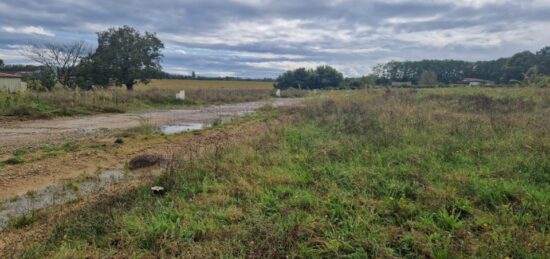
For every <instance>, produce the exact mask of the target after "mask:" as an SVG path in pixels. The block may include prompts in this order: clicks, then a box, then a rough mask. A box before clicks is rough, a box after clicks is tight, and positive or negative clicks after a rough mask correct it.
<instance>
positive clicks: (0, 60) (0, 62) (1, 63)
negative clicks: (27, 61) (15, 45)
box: [0, 59, 4, 67]
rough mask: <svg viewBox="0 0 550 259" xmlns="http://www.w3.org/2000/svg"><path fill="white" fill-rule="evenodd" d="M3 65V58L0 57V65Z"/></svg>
mask: <svg viewBox="0 0 550 259" xmlns="http://www.w3.org/2000/svg"><path fill="white" fill-rule="evenodd" d="M3 66H4V60H2V59H0V67H3Z"/></svg>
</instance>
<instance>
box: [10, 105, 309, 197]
mask: <svg viewBox="0 0 550 259" xmlns="http://www.w3.org/2000/svg"><path fill="white" fill-rule="evenodd" d="M298 102H300V99H274V100H273V101H260V102H251V103H241V104H230V105H220V106H210V107H201V108H196V109H188V110H159V111H148V112H142V113H129V114H115V115H113V114H109V115H96V116H88V117H81V118H60V119H53V120H36V121H26V122H17V123H10V124H9V125H6V124H5V125H0V143H2V145H1V146H0V149H2V150H0V161H4V160H6V159H7V158H10V157H12V156H13V155H12V153H13V152H14V151H15V150H16V149H21V148H24V149H25V150H28V153H29V154H26V155H25V156H24V160H25V162H24V163H21V164H16V165H7V166H4V167H3V168H0V201H5V200H9V199H12V198H14V197H17V196H20V195H24V194H26V193H29V192H34V191H37V190H41V189H43V188H46V187H47V186H52V185H55V184H57V183H60V182H63V181H67V180H71V179H74V178H77V177H79V176H81V175H85V174H97V173H98V172H100V171H101V170H105V169H124V168H126V164H127V163H128V161H129V160H130V159H132V158H133V157H135V156H136V155H139V154H146V153H154V154H162V155H163V156H166V157H167V158H169V156H173V154H174V150H180V149H182V147H195V148H197V149H201V148H203V147H202V146H204V145H206V146H207V145H211V144H212V143H211V141H212V140H211V137H208V134H207V135H204V136H203V135H202V134H203V131H200V132H190V133H184V134H177V135H173V136H163V137H143V136H141V137H140V136H136V137H132V138H129V139H125V140H124V144H115V139H116V137H115V135H114V133H115V132H117V131H118V132H120V131H121V130H123V129H127V128H131V127H136V126H138V125H139V120H138V118H140V117H146V118H148V120H149V121H150V122H152V123H155V124H160V125H162V124H174V123H178V124H179V123H210V122H212V121H213V120H216V119H218V118H220V116H221V117H223V116H228V117H233V116H240V115H245V114H248V113H251V112H253V111H255V110H257V109H259V108H261V107H264V106H265V105H268V104H271V105H273V106H289V105H294V104H297V103H298ZM206 131H208V130H206ZM67 140H75V143H76V144H75V149H76V150H74V151H69V152H67V151H58V152H54V154H53V156H49V155H52V154H51V153H45V152H44V151H43V150H42V149H41V147H43V146H44V145H59V144H60V143H64V142H66V141H67Z"/></svg>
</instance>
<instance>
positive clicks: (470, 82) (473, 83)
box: [461, 78, 495, 86]
mask: <svg viewBox="0 0 550 259" xmlns="http://www.w3.org/2000/svg"><path fill="white" fill-rule="evenodd" d="M461 83H463V84H467V85H469V86H480V85H486V86H493V85H495V82H493V81H489V80H484V79H479V78H464V80H462V82H461Z"/></svg>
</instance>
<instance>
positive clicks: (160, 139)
mask: <svg viewBox="0 0 550 259" xmlns="http://www.w3.org/2000/svg"><path fill="white" fill-rule="evenodd" d="M290 119H291V118H290V117H283V118H279V119H274V120H269V121H263V120H245V121H242V122H240V121H239V122H234V123H230V124H228V125H226V126H224V127H222V128H210V129H205V130H202V131H195V132H187V133H183V134H177V135H172V136H158V135H157V136H137V137H133V138H130V139H128V141H127V142H126V143H124V144H122V145H114V144H112V143H110V141H108V142H107V140H109V139H108V138H106V139H104V140H102V141H103V142H104V143H106V145H105V146H103V147H102V148H99V149H97V148H92V149H91V148H86V147H88V146H89V144H91V143H96V144H97V143H98V142H97V140H87V141H83V142H82V143H80V146H81V148H80V149H79V150H77V151H74V152H70V153H67V154H66V155H65V156H63V157H56V158H51V159H46V160H43V161H40V163H39V164H41V163H42V165H50V166H52V168H58V169H56V170H49V172H50V174H51V175H50V176H45V177H46V178H47V177H54V175H58V174H59V175H65V176H66V177H69V176H70V175H72V177H73V179H77V178H74V177H77V176H78V173H74V172H80V174H81V175H82V174H83V173H84V172H85V171H86V170H85V169H83V168H86V165H89V166H91V165H95V166H99V167H98V168H106V167H108V166H111V167H117V166H121V164H124V163H125V162H127V161H128V160H129V159H131V158H132V157H135V155H137V154H152V153H155V154H161V155H163V156H165V157H167V158H172V159H175V161H186V160H188V159H195V158H199V157H200V156H201V154H205V153H207V152H209V151H211V150H214V149H217V148H218V147H220V146H221V147H229V146H232V145H234V144H236V143H239V142H242V141H249V140H252V139H254V138H257V137H261V136H262V135H263V133H265V132H267V131H268V130H270V129H273V128H276V127H281V126H283V125H285V124H287V123H288V122H289V121H290ZM20 166H24V165H20ZM36 166H39V165H36ZM165 166H170V165H165ZM91 167H94V166H91ZM79 168H81V169H79ZM98 168H96V170H97V169H98ZM158 169H159V168H158V167H153V168H145V169H140V170H138V171H131V172H127V173H129V174H131V175H132V176H131V177H130V179H129V180H128V181H124V182H120V183H117V184H116V185H113V186H110V187H109V186H107V187H106V188H105V189H103V191H101V192H96V193H93V194H90V195H88V196H86V197H82V198H81V199H79V200H78V201H77V202H71V203H67V204H65V205H63V206H53V207H50V208H49V209H45V210H43V211H42V212H40V215H41V217H40V219H39V220H37V221H35V222H34V223H33V224H31V225H28V226H26V227H24V228H15V229H14V228H8V229H6V230H4V231H3V232H2V235H0V255H2V256H5V258H19V257H20V255H21V253H22V252H23V251H24V250H25V247H26V245H28V244H29V243H31V242H40V241H41V240H43V238H44V237H45V236H47V235H49V234H51V231H52V230H53V228H52V227H53V226H55V225H56V224H60V223H61V222H63V220H64V218H65V217H66V215H69V214H70V213H72V212H73V211H75V210H79V209H82V208H85V207H89V206H91V207H95V206H99V205H101V204H102V203H104V202H107V203H108V201H109V200H110V199H113V198H114V197H116V196H117V195H121V194H124V193H125V192H128V191H130V190H132V189H133V188H136V187H138V186H142V185H144V184H145V185H146V184H151V182H152V181H153V178H154V176H155V175H158V173H159V170H158ZM38 175H41V174H38ZM38 179H43V178H40V177H39V178H36V177H34V176H30V178H29V182H32V181H36V182H40V180H38ZM23 182H25V181H23ZM34 187H37V186H34ZM34 187H33V188H34ZM3 188H4V186H3V187H1V188H0V190H1V189H3ZM20 188H25V185H24V184H21V185H20ZM10 189H12V190H13V188H11V187H10ZM27 196H28V194H27Z"/></svg>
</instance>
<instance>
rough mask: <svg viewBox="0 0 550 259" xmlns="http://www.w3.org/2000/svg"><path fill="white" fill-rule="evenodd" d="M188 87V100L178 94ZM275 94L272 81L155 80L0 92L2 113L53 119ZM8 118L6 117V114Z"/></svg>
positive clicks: (260, 98) (257, 97)
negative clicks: (126, 85)
mask: <svg viewBox="0 0 550 259" xmlns="http://www.w3.org/2000/svg"><path fill="white" fill-rule="evenodd" d="M180 90H186V99H185V100H179V99H177V98H176V94H177V93H178V92H179V91H180ZM272 94H273V86H272V83H261V82H249V81H202V80H200V81H199V80H153V81H152V82H151V84H150V85H146V86H145V85H139V86H137V89H136V90H135V91H126V90H125V89H122V88H111V89H104V90H95V91H69V90H63V89H57V90H54V91H52V92H30V91H29V92H26V93H18V94H9V93H6V92H0V122H1V120H2V116H10V117H12V118H18V119H21V118H26V119H28V118H50V117H56V116H73V115H89V114H97V113H124V112H127V111H134V110H146V109H153V108H181V107H188V106H193V105H207V104H223V103H237V102H251V101H257V100H262V99H267V98H269V97H270V96H271V95H272ZM4 119H6V117H4Z"/></svg>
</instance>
